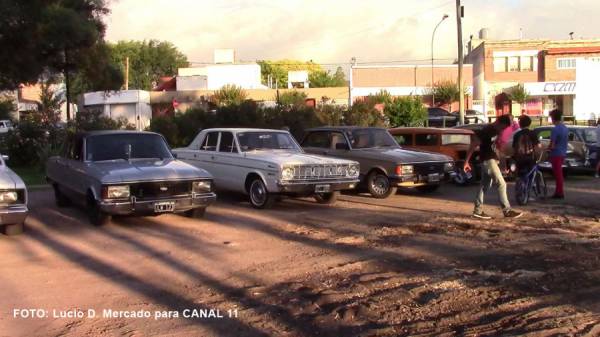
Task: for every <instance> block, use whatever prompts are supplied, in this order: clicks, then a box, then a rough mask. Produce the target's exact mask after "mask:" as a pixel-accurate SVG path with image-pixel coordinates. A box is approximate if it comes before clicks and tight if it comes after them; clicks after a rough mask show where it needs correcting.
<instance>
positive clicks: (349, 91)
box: [348, 56, 356, 109]
mask: <svg viewBox="0 0 600 337" xmlns="http://www.w3.org/2000/svg"><path fill="white" fill-rule="evenodd" d="M354 66H356V57H354V56H352V58H351V59H350V73H349V74H348V77H349V78H348V109H350V108H351V107H352V70H353V69H354Z"/></svg>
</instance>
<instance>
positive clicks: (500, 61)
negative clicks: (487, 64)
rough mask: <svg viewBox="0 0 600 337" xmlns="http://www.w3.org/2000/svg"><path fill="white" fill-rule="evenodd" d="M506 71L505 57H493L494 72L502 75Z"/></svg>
mask: <svg viewBox="0 0 600 337" xmlns="http://www.w3.org/2000/svg"><path fill="white" fill-rule="evenodd" d="M505 71H506V57H494V72H495V73H503V72H505Z"/></svg>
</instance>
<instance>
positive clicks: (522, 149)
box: [515, 130, 535, 158]
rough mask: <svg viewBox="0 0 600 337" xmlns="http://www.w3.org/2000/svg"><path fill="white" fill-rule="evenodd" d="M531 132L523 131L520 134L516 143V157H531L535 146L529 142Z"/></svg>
mask: <svg viewBox="0 0 600 337" xmlns="http://www.w3.org/2000/svg"><path fill="white" fill-rule="evenodd" d="M530 133H531V131H530V130H524V131H523V132H521V135H520V137H519V140H518V141H517V148H516V153H515V154H516V155H517V156H518V157H521V158H522V157H531V156H533V153H534V150H535V146H534V145H533V142H532V141H531V134H530Z"/></svg>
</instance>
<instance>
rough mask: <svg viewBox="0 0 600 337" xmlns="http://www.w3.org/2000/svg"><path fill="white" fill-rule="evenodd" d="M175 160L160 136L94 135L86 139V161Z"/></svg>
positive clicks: (139, 134)
mask: <svg viewBox="0 0 600 337" xmlns="http://www.w3.org/2000/svg"><path fill="white" fill-rule="evenodd" d="M155 158H156V159H165V158H173V156H172V155H171V151H170V150H169V146H168V145H167V142H165V140H164V138H163V137H162V136H160V135H156V134H142V133H124V134H104V135H94V136H91V137H87V139H86V160H89V161H104V160H117V159H124V160H132V159H155Z"/></svg>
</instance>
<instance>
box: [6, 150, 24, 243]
mask: <svg viewBox="0 0 600 337" xmlns="http://www.w3.org/2000/svg"><path fill="white" fill-rule="evenodd" d="M7 159H8V157H7V156H0V226H2V227H4V233H5V234H6V235H15V234H20V233H21V232H23V222H25V218H26V217H27V213H28V212H29V210H28V209H27V189H26V188H25V183H23V180H22V179H21V178H20V177H19V176H18V175H17V174H16V173H15V172H13V170H11V169H10V168H8V166H6V163H5V160H7Z"/></svg>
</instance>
